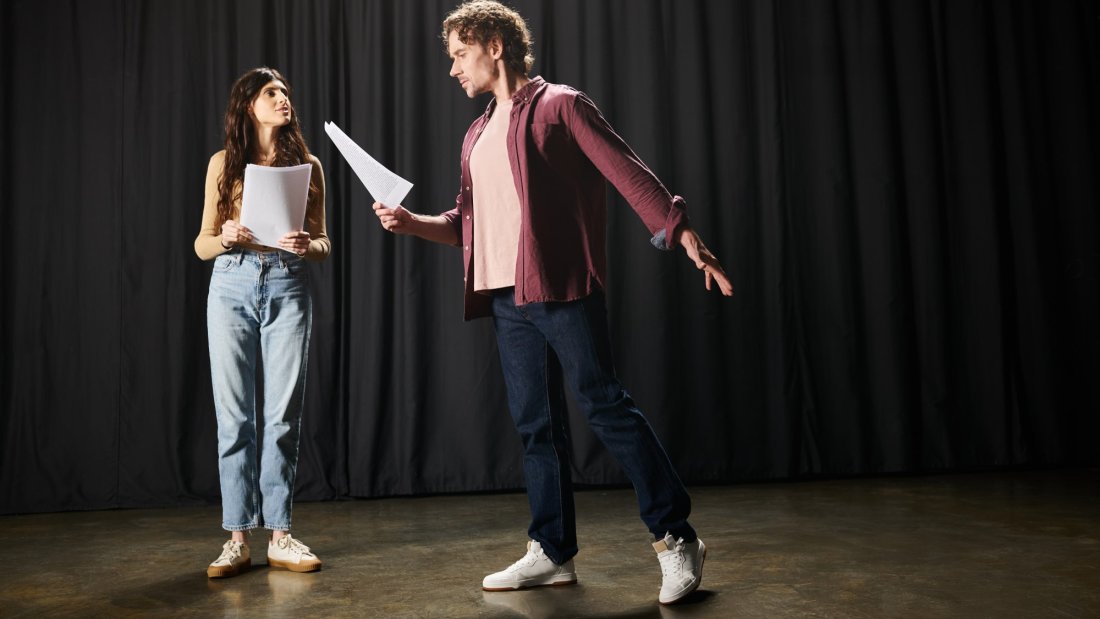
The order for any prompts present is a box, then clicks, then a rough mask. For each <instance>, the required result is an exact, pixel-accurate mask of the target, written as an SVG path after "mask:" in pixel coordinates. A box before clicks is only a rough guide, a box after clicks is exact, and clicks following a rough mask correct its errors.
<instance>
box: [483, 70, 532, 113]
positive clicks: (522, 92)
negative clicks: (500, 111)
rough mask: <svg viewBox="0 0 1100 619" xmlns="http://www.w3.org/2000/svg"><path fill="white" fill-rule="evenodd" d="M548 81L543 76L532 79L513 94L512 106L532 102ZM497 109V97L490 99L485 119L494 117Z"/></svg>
mask: <svg viewBox="0 0 1100 619" xmlns="http://www.w3.org/2000/svg"><path fill="white" fill-rule="evenodd" d="M545 83H546V81H545V80H543V79H542V76H540V75H536V76H535V77H532V78H531V79H530V81H528V82H527V83H526V84H524V85H523V88H520V89H519V90H517V91H516V92H515V93H513V94H512V104H513V105H518V104H520V103H527V102H528V101H530V100H531V97H532V96H533V95H534V94H535V91H537V90H538V89H539V87H541V86H542V85H543V84H545ZM496 108H497V99H496V97H490V98H489V105H487V106H486V107H485V118H489V117H490V116H492V115H493V110H495V109H496Z"/></svg>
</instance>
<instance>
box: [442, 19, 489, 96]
mask: <svg viewBox="0 0 1100 619" xmlns="http://www.w3.org/2000/svg"><path fill="white" fill-rule="evenodd" d="M447 54H448V55H450V57H451V60H452V62H451V73H450V75H451V77H453V78H457V79H458V84H459V86H461V87H462V90H465V91H466V96H467V97H470V98H471V99H473V98H474V97H476V96H477V95H480V94H481V93H483V92H489V91H490V90H492V87H493V81H494V80H495V79H496V78H497V75H498V73H499V69H498V68H497V63H496V61H497V59H498V58H499V57H500V45H499V44H498V43H497V42H496V41H490V42H489V45H488V49H486V47H485V46H483V45H481V44H480V43H477V42H476V41H471V42H470V44H469V45H467V44H466V43H463V42H462V41H459V40H458V32H456V31H454V30H452V31H451V32H450V34H448V35H447Z"/></svg>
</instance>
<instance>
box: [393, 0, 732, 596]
mask: <svg viewBox="0 0 1100 619" xmlns="http://www.w3.org/2000/svg"><path fill="white" fill-rule="evenodd" d="M443 38H444V40H445V41H446V45H447V53H448V55H449V56H450V57H451V58H452V59H453V62H452V65H451V71H450V75H451V76H452V77H454V78H456V79H458V82H459V85H460V86H461V87H462V89H463V90H465V91H466V94H467V96H469V97H471V98H473V97H476V96H477V95H479V94H483V93H492V94H493V100H492V101H490V102H489V106H488V108H487V109H486V111H485V113H484V115H482V116H481V117H479V118H478V119H477V120H475V121H474V123H473V124H472V125H471V126H470V129H469V131H468V132H467V134H466V139H465V141H464V143H463V146H462V160H461V166H462V186H461V188H460V192H459V195H458V198H457V206H456V207H455V208H454V209H452V210H450V211H447V212H445V213H443V214H442V215H439V216H426V215H418V214H413V213H410V212H409V211H407V210H405V209H404V208H402V207H397V208H392V209H391V208H387V207H385V206H383V205H381V204H379V203H375V204H374V210H375V213H376V214H377V215H378V217H379V219H380V221H381V224H382V226H383V227H385V229H386V230H389V231H391V232H394V233H397V234H412V235H416V236H419V237H421V238H424V239H428V240H430V241H435V242H438V243H447V244H451V245H460V246H461V247H462V249H463V262H464V267H465V271H464V272H465V282H466V285H465V304H464V313H465V318H466V319H467V320H470V319H473V318H479V317H486V316H492V318H493V325H494V327H495V330H496V335H497V342H498V348H499V350H500V358H501V365H502V366H503V368H504V378H505V383H506V385H507V390H508V404H509V408H510V410H511V414H512V419H513V421H514V422H515V425H516V429H517V431H518V432H519V434H520V436H521V438H522V439H523V443H524V460H523V467H524V477H525V480H526V484H527V496H528V500H529V502H530V507H531V516H532V520H531V525H530V527H529V529H528V534H529V537H530V538H531V539H530V541H528V543H527V554H526V555H525V556H524V557H523V558H522V559H520V560H519V561H517V562H516V563H514V564H513V565H512V566H511V567H509V568H507V569H505V570H503V571H501V572H497V573H494V574H490V575H489V576H486V577H485V579H484V581H483V583H482V587H483V588H484V589H485V590H487V591H501V590H514V589H522V588H526V587H534V586H542V585H565V584H572V583H575V582H576V581H577V576H576V573H575V571H574V569H573V557H574V555H576V554H577V537H576V524H575V521H574V503H573V491H572V485H571V480H570V476H569V444H568V434H567V430H566V428H565V423H566V409H565V406H564V397H563V393H564V392H563V380H564V381H568V382H569V383H570V385H571V386H572V388H573V389H574V393H575V394H576V396H577V402H578V405H579V407H580V408H581V409H582V411H583V413H584V414H585V416H586V418H587V420H588V423H589V425H590V426H591V427H592V429H593V431H594V432H595V433H596V435H597V436H598V437H599V438H600V440H601V441H602V442H603V443H604V445H605V446H606V447H607V449H608V450H609V451H610V452H611V454H612V455H613V456H615V458H616V459H617V460H618V462H619V464H620V465H622V467H623V469H624V470H625V471H626V474H627V476H628V477H629V478H630V480H631V482H632V483H633V484H634V488H635V490H636V491H637V495H638V502H639V506H640V510H641V516H642V519H643V521H644V522H645V524H646V526H647V527H649V530H650V531H651V532H652V533H653V535H654V537H655V539H656V540H657V541H656V543H654V544H653V546H654V548H655V549H656V550H657V553H658V554H657V557H658V559H659V562H660V564H661V571H662V574H663V582H662V586H661V590H660V595H659V598H658V599H659V601H660V602H661V603H662V604H670V603H673V602H676V601H677V600H680V599H682V598H683V597H684V596H686V595H688V594H689V593H691V592H692V591H694V590H695V589H696V588H697V587H698V586H699V582H700V581H701V579H702V570H703V559H704V557H705V556H706V547H705V546H704V545H703V542H702V540H700V539H699V538H698V537H697V536H696V534H695V530H694V529H692V527H691V525H690V524H689V523H688V521H687V518H688V513H689V512H690V510H691V501H690V498H689V497H688V494H687V491H686V490H685V489H684V486H683V484H682V483H681V482H680V479H679V477H678V476H677V474H676V471H675V470H674V469H673V467H672V465H671V463H670V462H669V459H668V456H667V455H666V454H665V451H664V449H663V448H662V447H661V444H660V442H659V441H658V440H657V437H656V435H655V434H654V433H653V430H652V429H651V428H650V426H649V423H648V422H647V421H646V419H645V417H644V416H643V415H642V413H641V411H639V410H638V409H637V408H636V407H635V405H634V402H633V401H632V400H631V398H630V396H629V395H628V394H627V392H626V390H625V389H624V388H623V387H622V385H621V384H620V383H619V381H618V379H617V378H616V376H615V370H614V367H613V364H612V360H611V344H610V341H609V338H608V331H607V313H606V309H605V305H604V294H603V287H604V282H605V281H606V258H605V250H604V241H605V239H604V237H605V228H606V205H605V191H604V187H605V184H604V183H605V179H606V180H607V181H610V182H611V183H612V184H613V185H614V186H615V188H616V189H618V190H619V192H620V193H622V195H623V196H624V197H625V198H626V201H627V202H628V203H629V204H630V206H631V208H633V209H634V210H635V211H636V212H637V213H638V215H639V216H640V217H641V219H642V221H643V222H644V223H645V224H646V226H647V227H648V228H649V229H650V231H651V232H652V233H653V235H654V236H653V238H652V239H651V242H652V243H653V244H654V245H656V246H657V247H659V248H661V249H665V250H671V249H674V247H675V246H676V245H677V244H678V245H680V246H682V247H683V248H684V249H685V251H686V252H687V255H688V257H689V258H691V259H692V260H693V261H694V262H695V264H696V266H697V267H698V268H699V269H701V270H702V271H704V274H705V284H706V287H707V289H708V290H710V289H711V288H712V284H715V283H716V284H717V286H718V287H719V288H720V289H721V292H722V294H724V295H726V296H729V295H731V294H732V286H731V285H730V281H729V279H728V278H727V277H726V274H725V272H723V270H722V267H721V265H720V264H719V263H718V260H717V259H716V258H715V257H714V256H713V255H712V254H711V253H710V252H709V251H708V250H707V248H706V246H704V245H703V242H702V240H701V239H700V238H699V236H698V235H697V234H696V233H695V231H694V230H692V229H691V226H690V225H689V223H688V218H687V215H686V213H685V204H684V201H683V199H682V198H680V197H679V196H676V197H673V196H672V195H670V194H669V192H668V191H667V190H666V189H665V187H664V186H663V185H662V184H661V182H660V181H659V180H657V178H656V176H654V174H653V173H652V172H651V171H650V170H649V169H648V168H647V167H646V166H645V164H644V163H642V161H641V160H640V159H639V158H638V157H637V155H635V154H634V152H633V151H632V150H631V149H630V147H629V146H627V145H626V143H625V142H624V141H623V140H622V138H620V137H619V136H618V135H617V134H616V133H615V132H614V130H612V128H611V126H610V125H609V124H608V123H607V121H606V120H604V118H603V116H602V115H601V114H600V111H599V110H598V109H597V108H596V106H595V104H594V103H592V101H591V100H589V99H588V97H586V96H585V95H584V94H583V93H581V92H578V91H576V90H574V89H572V88H570V87H568V86H562V85H558V84H550V83H547V82H546V81H544V80H543V79H542V78H541V77H533V78H531V77H528V72H529V71H530V69H531V64H532V62H533V57H532V56H531V37H530V33H529V32H528V30H527V26H526V24H525V23H524V21H523V18H522V17H520V15H519V14H518V13H516V12H515V11H513V10H511V9H509V8H507V7H505V6H503V5H501V4H499V3H497V2H492V1H485V0H478V1H474V2H468V3H465V4H463V5H461V6H460V7H458V8H457V9H455V10H454V11H453V12H452V13H451V14H450V15H448V16H447V18H446V20H445V21H444V22H443ZM563 370H564V372H563Z"/></svg>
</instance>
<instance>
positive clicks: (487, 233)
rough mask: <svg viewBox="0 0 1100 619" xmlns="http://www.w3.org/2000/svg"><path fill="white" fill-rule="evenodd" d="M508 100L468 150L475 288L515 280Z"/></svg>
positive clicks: (516, 224) (515, 201) (516, 218)
mask: <svg viewBox="0 0 1100 619" xmlns="http://www.w3.org/2000/svg"><path fill="white" fill-rule="evenodd" d="M511 112H512V101H511V100H508V101H507V102H506V103H500V104H498V105H497V107H496V110H495V111H494V112H493V116H492V118H490V119H489V122H488V123H487V124H486V125H485V130H484V131H482V133H481V137H480V138H479V139H478V141H477V144H476V145H475V146H474V149H473V152H471V153H470V175H471V176H472V177H473V181H474V182H473V194H474V195H473V198H474V222H475V224H474V243H473V245H474V248H473V249H474V255H473V260H474V264H473V268H474V269H473V270H474V290H479V291H480V290H493V289H494V288H507V287H509V286H514V285H515V284H516V255H517V253H518V251H519V228H520V211H519V209H520V206H519V194H518V193H516V184H515V181H513V180H512V165H511V163H509V161H508V143H507V135H508V116H509V114H510V113H511Z"/></svg>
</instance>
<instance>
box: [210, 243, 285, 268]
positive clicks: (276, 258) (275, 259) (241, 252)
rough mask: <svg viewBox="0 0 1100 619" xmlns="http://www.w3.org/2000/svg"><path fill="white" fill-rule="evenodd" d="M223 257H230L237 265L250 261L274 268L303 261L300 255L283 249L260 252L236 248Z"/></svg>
mask: <svg viewBox="0 0 1100 619" xmlns="http://www.w3.org/2000/svg"><path fill="white" fill-rule="evenodd" d="M222 255H223V256H228V257H229V258H230V259H231V260H235V261H236V262H237V264H240V263H241V262H243V261H245V260H248V261H249V262H255V263H257V264H262V265H272V266H274V265H276V264H277V265H279V266H281V267H285V266H286V265H287V264H288V263H294V262H298V261H299V260H302V257H301V256H299V255H298V254H295V253H293V252H289V251H284V250H281V249H271V250H267V251H258V250H255V249H247V248H244V247H234V248H233V249H230V250H229V251H227V252H225V253H224V254H222Z"/></svg>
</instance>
